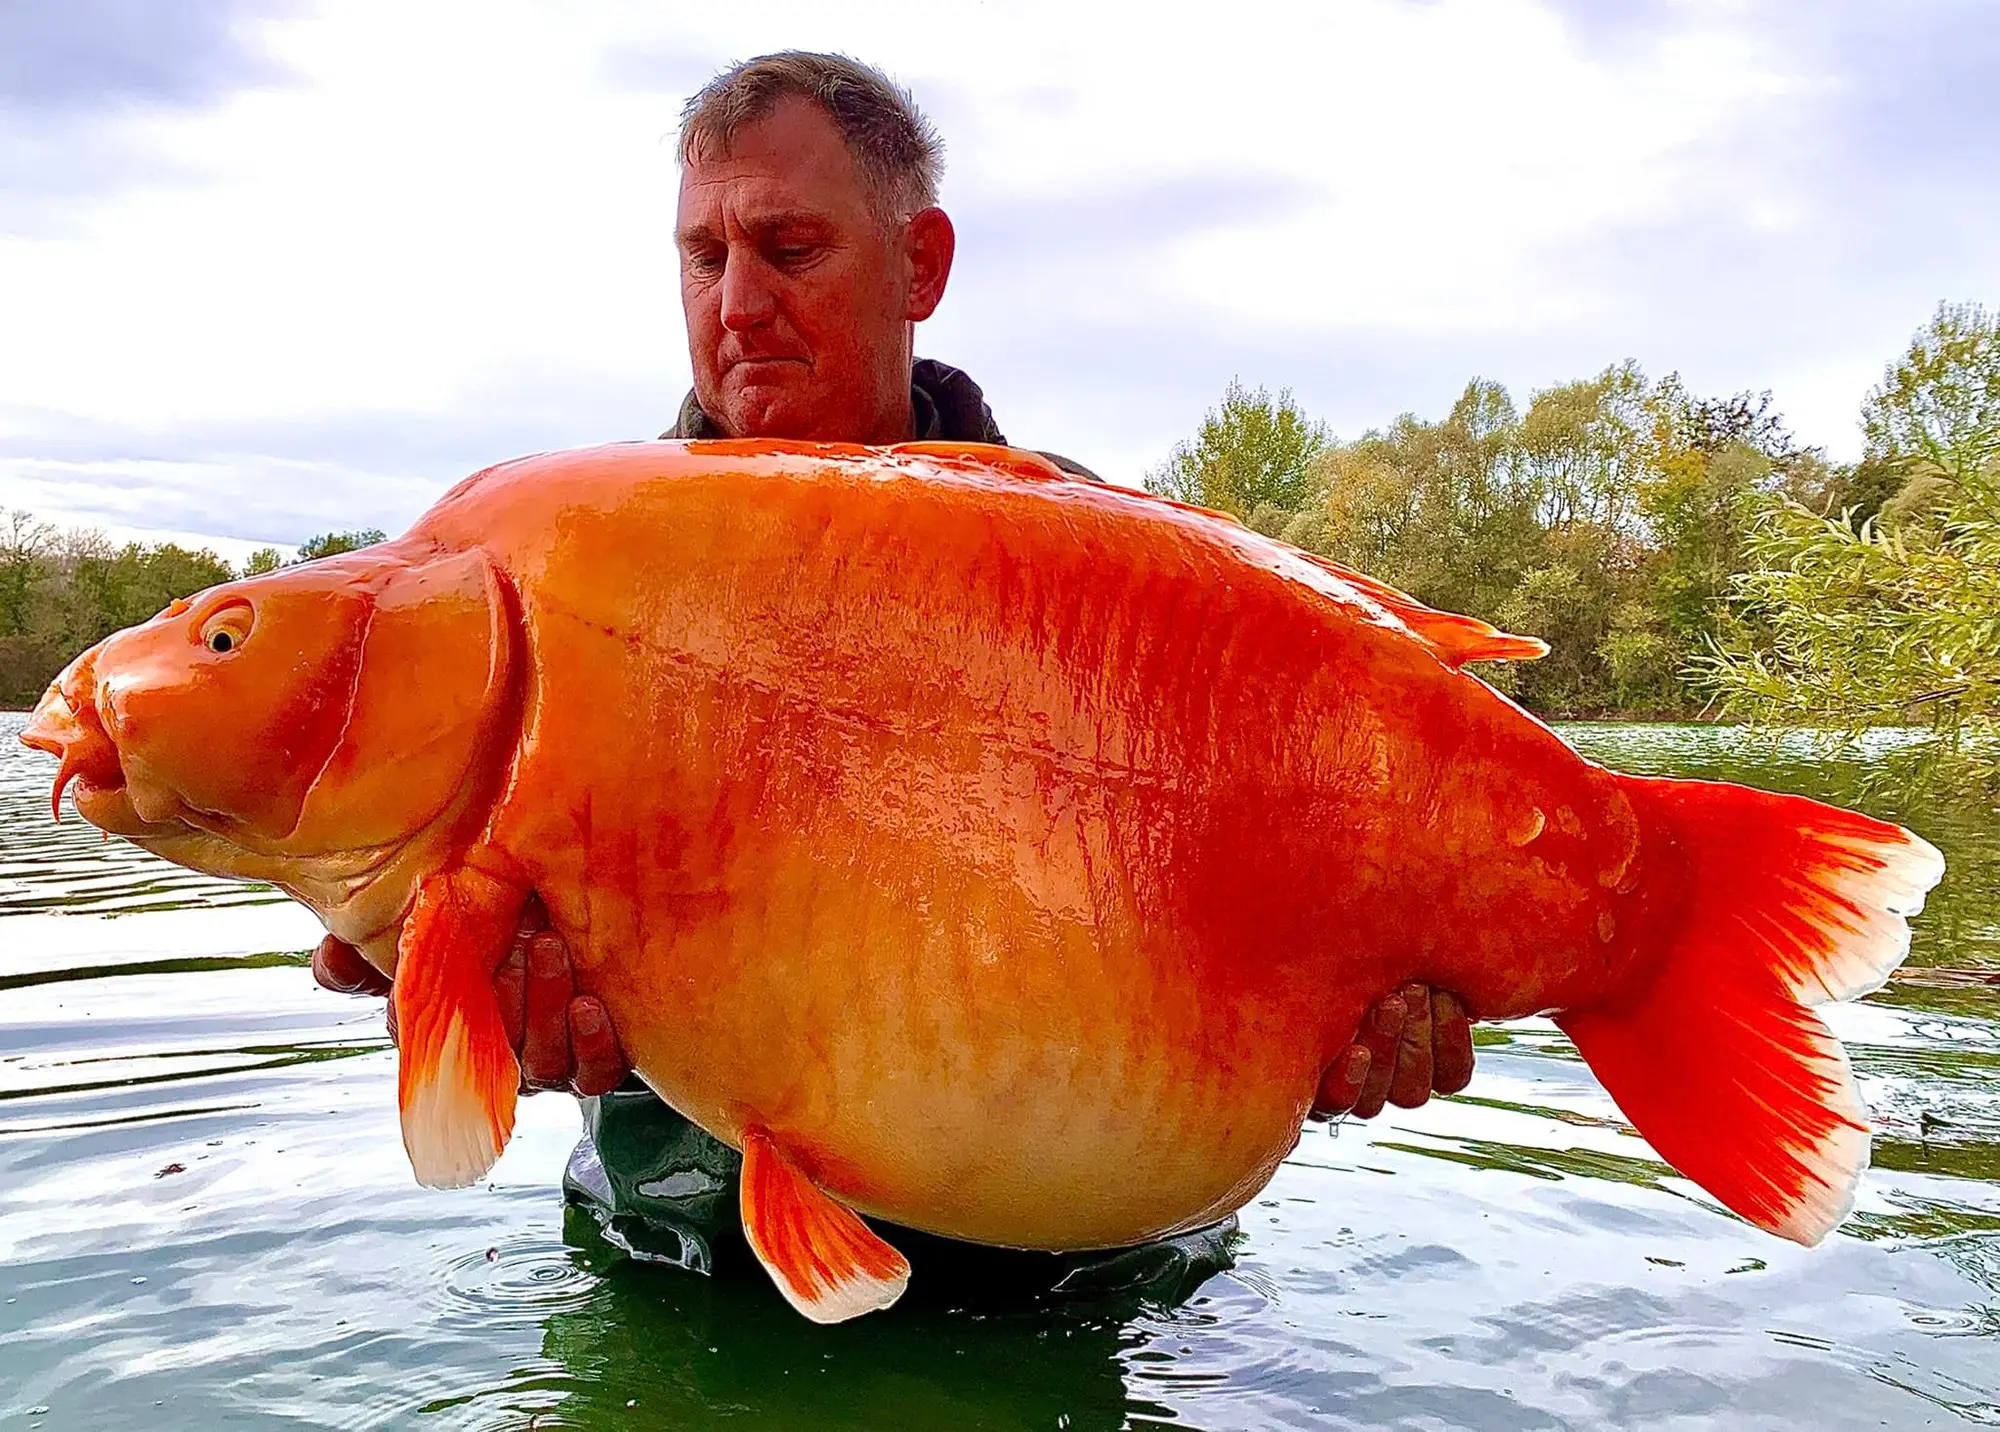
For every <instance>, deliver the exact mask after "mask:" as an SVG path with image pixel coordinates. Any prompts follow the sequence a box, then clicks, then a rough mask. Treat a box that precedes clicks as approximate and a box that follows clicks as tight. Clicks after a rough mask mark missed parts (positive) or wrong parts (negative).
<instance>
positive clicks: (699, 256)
mask: <svg viewBox="0 0 2000 1432" xmlns="http://www.w3.org/2000/svg"><path fill="white" fill-rule="evenodd" d="M681 262H682V263H683V264H684V265H686V267H687V271H688V272H689V273H695V274H714V273H721V272H722V255H721V254H715V253H690V254H686V255H683V256H682V259H681Z"/></svg>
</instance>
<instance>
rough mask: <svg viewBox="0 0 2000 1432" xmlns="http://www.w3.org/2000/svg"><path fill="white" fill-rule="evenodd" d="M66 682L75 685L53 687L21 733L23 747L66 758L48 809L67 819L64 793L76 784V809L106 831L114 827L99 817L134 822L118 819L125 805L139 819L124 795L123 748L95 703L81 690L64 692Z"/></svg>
mask: <svg viewBox="0 0 2000 1432" xmlns="http://www.w3.org/2000/svg"><path fill="white" fill-rule="evenodd" d="M64 685H70V686H72V687H74V686H75V685H76V683H75V682H73V681H72V682H68V683H59V684H57V685H53V686H51V687H49V689H48V691H47V693H46V694H44V695H43V697H42V699H41V703H40V704H39V705H37V706H36V707H35V711H34V715H33V716H31V717H30V718H29V720H28V725H27V727H26V729H25V730H23V731H22V732H21V744H22V745H24V746H27V747H29V748H31V749H33V750H37V751H46V752H47V753H48V754H49V755H51V756H54V757H55V758H56V759H57V760H58V761H60V762H61V765H60V767H59V768H58V769H57V771H56V783H55V788H54V789H53V790H52V791H51V792H50V793H49V809H50V811H51V813H52V814H53V815H54V816H55V818H56V819H57V820H61V819H62V798H63V792H64V791H65V790H66V789H68V788H69V786H70V784H71V783H72V782H74V783H75V785H76V808H77V812H78V814H80V815H81V816H82V817H83V818H84V819H85V820H87V821H89V822H90V823H91V824H92V825H95V826H101V827H103V828H104V829H107V830H109V829H112V825H110V824H107V823H106V820H104V819H99V818H98V817H99V816H100V815H102V816H104V817H107V818H109V820H111V821H113V822H115V823H116V824H118V825H121V826H122V825H126V824H129V823H130V821H129V819H128V820H124V821H120V820H118V816H119V814H120V813H121V810H120V808H121V807H122V808H123V810H122V813H123V814H125V815H126V816H128V817H130V818H133V819H136V817H134V816H132V812H131V810H130V805H131V803H130V802H129V801H128V800H126V798H125V767H124V763H123V762H121V761H120V760H119V758H118V747H117V746H116V745H115V744H113V742H112V740H111V737H110V735H109V734H108V733H107V732H106V731H105V729H104V723H103V721H101V720H100V719H99V718H98V714H97V707H96V704H95V703H94V702H92V701H91V700H90V699H89V698H88V697H86V696H83V695H82V694H81V693H80V692H75V691H73V690H70V691H66V690H64Z"/></svg>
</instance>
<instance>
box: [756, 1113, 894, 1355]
mask: <svg viewBox="0 0 2000 1432" xmlns="http://www.w3.org/2000/svg"><path fill="white" fill-rule="evenodd" d="M742 1207H743V1232H744V1234H745V1236H746V1237H747V1238H748V1239H749V1240H750V1247H751V1250H752V1251H753V1252H755V1253H756V1255H757V1261H758V1262H760V1263H762V1264H763V1265H764V1269H765V1271H766V1272H768V1273H769V1274H770V1275H771V1281H772V1282H774V1283H776V1284H777V1285H778V1291H779V1292H781V1293H783V1294H784V1295H785V1301H786V1302H788V1303H790V1304H791V1305H792V1306H793V1307H795V1308H797V1309H798V1310H799V1311H800V1312H801V1313H804V1314H805V1315H806V1316H807V1317H808V1318H811V1319H812V1320H813V1321H814V1322H816V1323H843V1322H846V1321H847V1320H848V1319H849V1318H858V1317H860V1316H861V1315H862V1314H863V1313H872V1312H875V1311H876V1310H877V1309H880V1308H886V1307H888V1306H889V1305H890V1304H891V1303H893V1302H895V1301H896V1299H898V1298H900V1297H901V1296H902V1295H903V1289H904V1288H905V1287H907V1286H908V1284H909V1281H910V1264H909V1260H907V1259H906V1258H904V1257H903V1255H902V1254H901V1253H898V1252H897V1251H896V1250H895V1249H894V1248H892V1247H890V1246H889V1245H888V1244H887V1243H885V1242H883V1241H882V1239H880V1238H879V1237H877V1236H876V1235H875V1233H874V1232H873V1231H872V1230H871V1229H870V1228H869V1227H868V1225H867V1224H865V1223H863V1222H862V1221H861V1219H860V1217H859V1216H858V1215H857V1214H856V1213H855V1212H854V1211H853V1210H852V1209H850V1208H847V1207H845V1206H843V1205H842V1204H839V1203H837V1202H835V1201H834V1200H833V1199H832V1198H831V1197H829V1196H828V1195H827V1194H826V1193H824V1192H823V1191H821V1190H820V1189H819V1188H818V1187H817V1186H816V1185H815V1184H814V1183H813V1182H812V1180H810V1179H808V1178H807V1177H806V1176H805V1175H804V1174H803V1173H801V1172H800V1171H799V1169H798V1167H797V1166H796V1165H795V1164H794V1163H793V1162H792V1161H791V1160H790V1159H789V1158H787V1157H786V1156H785V1152H784V1150H782V1149H781V1148H779V1147H778V1145H777V1144H776V1143H775V1142H774V1141H773V1140H772V1138H771V1135H770V1134H769V1133H768V1132H767V1131H765V1130H763V1129H752V1130H750V1131H749V1132H748V1133H746V1134H745V1135H744V1136H743V1179H742Z"/></svg>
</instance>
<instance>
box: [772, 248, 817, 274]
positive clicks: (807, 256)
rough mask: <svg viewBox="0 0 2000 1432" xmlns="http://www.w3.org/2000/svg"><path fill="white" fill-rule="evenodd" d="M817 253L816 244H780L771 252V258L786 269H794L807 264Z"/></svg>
mask: <svg viewBox="0 0 2000 1432" xmlns="http://www.w3.org/2000/svg"><path fill="white" fill-rule="evenodd" d="M818 252H819V246H818V245H817V244H780V245H779V246H778V247H777V248H775V249H773V250H772V251H771V257H772V258H773V259H775V260H777V262H779V263H781V264H784V265H785V266H787V267H788V268H796V267H797V266H798V265H800V264H802V263H807V262H809V261H810V260H811V259H812V257H813V256H814V255H815V254H817V253H818Z"/></svg>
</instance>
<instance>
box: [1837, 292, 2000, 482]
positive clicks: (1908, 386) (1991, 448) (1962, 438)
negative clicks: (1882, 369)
mask: <svg viewBox="0 0 2000 1432" xmlns="http://www.w3.org/2000/svg"><path fill="white" fill-rule="evenodd" d="M1861 429H1862V432H1863V433H1864V434H1865V435H1866V438H1867V444H1868V455H1869V457H1870V458H1871V459H1874V460H1876V461H1879V462H1885V463H1888V464H1890V465H1892V466H1894V467H1897V468H1899V469H1901V470H1902V471H1903V472H1904V474H1905V476H1906V479H1907V477H1908V476H1910V475H1914V474H1916V473H1920V472H1926V471H1928V472H1931V473H1934V474H1936V475H1938V476H1941V477H1943V478H1944V479H1946V480H1947V481H1950V482H1955V483H1956V482H1964V481H1966V480H1968V479H1973V478H1978V477H1981V476H1982V475H1984V474H1986V473H1988V472H1989V471H1990V469H1991V467H1992V465H1993V463H1994V462H1995V460H1996V459H2000V314H1989V313H1988V312H1987V311H1986V310H1985V309H1984V308H1982V307H1981V306H1980V305H1978V304H1976V303H1960V304H1951V303H1941V304H1939V305H1938V310H1937V312H1936V313H1935V314H1934V315H1932V317H1931V321H1930V323H1929V324H1928V325H1927V326H1926V327H1925V328H1924V329H1922V330H1921V331H1920V332H1919V333H1918V334H1917V336H1916V337H1915V338H1914V339H1912V340H1911V342H1910V347H1909V351H1908V352H1906V353H1905V354H1904V355H1903V356H1902V358H1901V359H1900V360H1899V361H1897V362H1895V363H1892V364H1890V365H1889V369H1888V371H1887V372H1886V373H1885V374H1884V375H1883V378H1882V382H1881V383H1880V384H1879V385H1878V386H1877V387H1876V388H1875V389H1874V390H1873V391H1872V392H1870V393H1869V395H1868V400H1867V402H1866V403H1864V404H1863V405H1862V409H1861Z"/></svg>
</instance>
